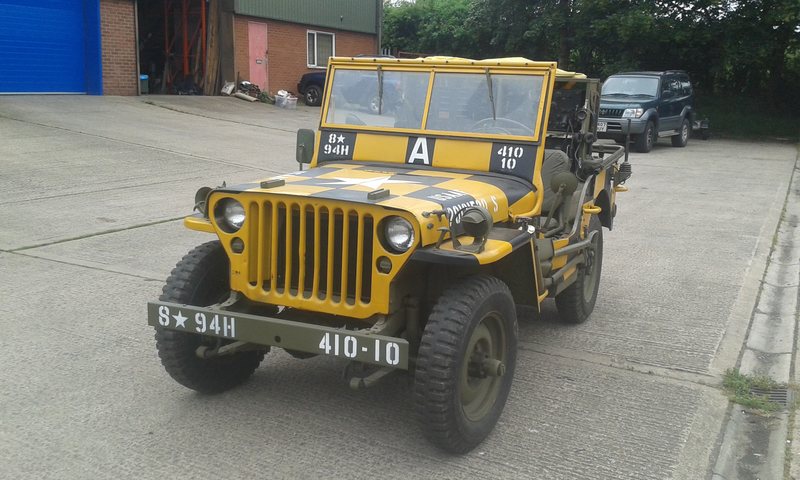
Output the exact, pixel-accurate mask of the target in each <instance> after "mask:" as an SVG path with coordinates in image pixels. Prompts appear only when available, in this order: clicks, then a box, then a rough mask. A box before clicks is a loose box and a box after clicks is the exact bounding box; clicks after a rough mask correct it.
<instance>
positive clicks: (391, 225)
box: [383, 217, 414, 253]
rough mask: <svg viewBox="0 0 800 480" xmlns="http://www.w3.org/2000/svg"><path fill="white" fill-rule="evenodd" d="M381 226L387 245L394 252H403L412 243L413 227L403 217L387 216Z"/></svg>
mask: <svg viewBox="0 0 800 480" xmlns="http://www.w3.org/2000/svg"><path fill="white" fill-rule="evenodd" d="M383 228H384V230H383V232H384V238H385V239H386V243H387V246H388V247H389V248H390V249H391V250H394V251H395V252H396V253H403V252H405V251H406V250H408V249H409V248H411V246H412V245H414V227H412V226H411V223H409V222H408V220H406V219H405V218H402V217H389V218H387V219H386V221H385V223H384V226H383Z"/></svg>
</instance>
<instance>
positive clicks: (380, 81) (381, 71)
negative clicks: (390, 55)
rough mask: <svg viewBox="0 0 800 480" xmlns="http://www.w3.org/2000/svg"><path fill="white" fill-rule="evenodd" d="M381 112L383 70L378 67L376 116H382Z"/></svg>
mask: <svg viewBox="0 0 800 480" xmlns="http://www.w3.org/2000/svg"><path fill="white" fill-rule="evenodd" d="M381 110H383V69H381V66H380V65H378V115H382V112H381Z"/></svg>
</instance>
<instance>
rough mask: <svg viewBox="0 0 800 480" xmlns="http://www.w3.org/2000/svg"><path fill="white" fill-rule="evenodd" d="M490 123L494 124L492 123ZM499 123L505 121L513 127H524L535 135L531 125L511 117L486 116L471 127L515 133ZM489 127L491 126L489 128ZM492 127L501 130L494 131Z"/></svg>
mask: <svg viewBox="0 0 800 480" xmlns="http://www.w3.org/2000/svg"><path fill="white" fill-rule="evenodd" d="M490 123H492V124H494V125H490ZM497 123H505V124H506V125H510V126H512V127H517V128H522V129H523V130H524V131H526V132H528V133H530V135H533V129H532V128H530V127H529V126H527V125H525V124H524V123H521V122H518V121H516V120H511V119H510V118H505V117H498V118H497V119H494V118H491V117H486V118H484V119H481V120H478V121H477V122H475V123H473V124H472V126H471V127H470V130H472V131H481V130H483V131H485V132H486V133H504V134H506V135H513V134H512V133H511V132H509V131H508V130H507V129H505V128H502V127H499V126H497V125H496V124H497ZM487 127H489V128H488V129H487ZM490 129H494V130H499V132H492V131H490Z"/></svg>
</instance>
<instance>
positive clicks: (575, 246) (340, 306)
mask: <svg viewBox="0 0 800 480" xmlns="http://www.w3.org/2000/svg"><path fill="white" fill-rule="evenodd" d="M325 91H326V94H325V98H324V100H323V103H322V110H321V120H320V124H319V130H318V131H316V132H314V131H311V130H300V131H299V132H298V135H297V161H298V162H299V164H300V170H298V171H296V172H293V173H287V174H285V175H280V176H277V177H273V178H266V179H262V180H259V181H256V182H254V183H248V184H244V185H236V186H224V185H223V186H221V187H217V188H207V187H204V188H201V189H200V190H199V191H198V193H197V196H196V198H195V202H196V205H195V206H196V209H197V210H198V211H199V213H196V214H193V215H190V216H187V217H186V219H185V222H184V223H185V225H186V227H188V228H190V229H193V230H199V231H203V232H208V233H210V234H213V235H215V236H216V237H217V239H215V240H213V241H211V242H208V243H205V244H203V245H200V246H199V247H197V248H195V249H194V250H192V251H191V252H189V253H188V254H187V255H186V256H185V257H184V258H183V259H182V260H181V261H180V262H179V263H178V264H177V266H176V267H175V269H174V270H173V271H172V274H171V275H170V277H169V278H168V279H167V281H166V285H165V287H164V290H163V294H162V295H161V297H160V299H159V301H155V302H150V303H149V304H148V322H149V324H150V325H153V326H154V327H155V329H156V335H155V336H156V344H157V348H158V352H159V356H160V357H161V361H162V363H163V365H164V367H165V369H166V370H167V372H168V373H169V374H170V375H171V376H172V377H173V378H174V379H175V380H177V381H178V382H179V383H181V384H182V385H185V386H186V387H188V388H191V389H194V390H197V391H200V392H219V391H223V390H226V389H229V388H231V387H234V386H236V385H237V384H240V383H242V382H243V381H245V380H246V379H247V378H248V377H249V376H250V375H251V374H252V373H253V371H254V370H255V369H256V367H258V365H259V363H260V362H261V361H262V360H263V358H264V355H265V354H266V353H268V352H269V351H270V349H271V348H274V347H280V348H283V349H284V350H286V351H287V352H289V353H290V354H291V355H293V356H295V357H297V358H307V357H309V356H314V355H330V356H334V357H339V358H341V359H343V360H346V361H347V364H346V367H345V371H346V375H347V377H348V378H349V382H350V385H351V386H352V387H354V388H359V387H364V386H369V385H371V384H373V383H375V382H376V381H377V380H378V379H380V378H382V377H383V376H385V375H387V374H389V373H391V372H395V371H409V373H410V374H411V375H412V376H413V383H414V386H413V398H414V402H415V404H416V408H417V411H418V413H419V416H420V417H421V419H422V423H421V424H422V428H423V430H424V432H425V434H426V436H427V437H428V438H429V439H430V440H431V441H432V442H433V443H434V444H436V445H437V446H438V447H440V448H442V449H444V450H446V451H449V452H466V451H469V450H470V449H472V448H473V447H475V446H476V445H477V444H478V443H480V442H481V441H482V440H483V439H484V438H485V437H486V436H487V435H488V434H489V433H490V431H491V430H492V428H493V427H494V425H495V423H496V422H497V419H498V418H499V416H500V414H501V412H502V410H503V407H504V405H505V402H506V399H507V397H508V394H509V390H510V388H511V383H512V379H513V377H514V370H515V369H516V367H517V361H516V358H517V353H516V349H517V313H516V312H517V308H516V307H517V306H518V305H527V306H532V307H534V308H539V306H540V305H541V304H542V302H544V301H546V300H547V299H548V298H554V299H555V303H556V305H557V308H558V312H559V315H560V317H561V319H563V321H565V322H568V323H580V322H583V321H585V320H586V319H587V318H588V317H589V315H590V314H591V312H592V310H593V308H594V305H595V300H596V298H597V292H598V285H599V281H600V269H601V266H602V255H603V234H602V227H603V226H605V227H606V228H608V229H611V227H612V223H613V220H614V215H615V213H616V206H615V194H616V192H619V191H624V190H625V187H624V186H622V185H621V184H622V183H624V182H625V180H627V179H628V177H629V176H630V166H629V164H628V163H627V160H626V161H624V162H621V160H622V158H623V156H624V154H625V151H624V149H623V147H617V146H610V145H599V144H595V136H594V132H595V128H596V124H597V117H598V116H597V111H598V104H599V92H598V83H597V81H596V80H590V79H586V78H585V76H583V75H580V74H575V73H571V72H564V71H561V70H558V69H557V68H556V63H555V62H534V61H530V60H527V59H523V58H507V59H494V60H480V61H474V60H467V59H461V58H451V57H428V58H419V59H414V60H408V59H394V58H372V57H370V58H333V59H331V60H330V64H329V67H328V76H327V85H326V88H325ZM625 158H626V159H627V157H625ZM528 367H529V368H534V366H528Z"/></svg>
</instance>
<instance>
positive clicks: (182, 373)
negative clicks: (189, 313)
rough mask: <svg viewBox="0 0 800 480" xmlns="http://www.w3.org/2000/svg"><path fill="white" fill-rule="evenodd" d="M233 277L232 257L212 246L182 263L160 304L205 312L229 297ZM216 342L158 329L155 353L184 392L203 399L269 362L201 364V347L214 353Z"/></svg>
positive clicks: (245, 358)
mask: <svg viewBox="0 0 800 480" xmlns="http://www.w3.org/2000/svg"><path fill="white" fill-rule="evenodd" d="M229 276H230V272H229V263H228V257H227V255H226V254H225V250H223V249H222V245H220V243H219V242H218V241H213V242H207V243H204V244H202V245H200V246H198V247H195V248H194V249H193V250H192V251H190V252H189V253H187V254H186V255H185V256H184V257H183V258H182V259H181V261H180V262H178V264H177V265H176V266H175V268H174V269H173V270H172V273H171V274H170V276H169V278H167V283H166V285H164V289H163V293H162V294H161V297H160V298H159V299H160V300H162V301H165V302H174V303H183V304H187V305H196V306H200V307H206V306H209V305H213V304H215V303H219V302H221V301H223V300H225V298H226V297H227V295H228V294H229V293H230V286H229V278H230V277H229ZM178 314H179V315H180V312H178ZM217 342H218V340H217V339H216V338H212V337H205V336H203V335H197V334H193V333H186V332H177V331H174V330H165V329H162V328H156V348H157V349H158V356H159V357H160V358H161V363H162V364H163V365H164V369H165V370H166V371H167V373H169V375H170V376H171V377H172V378H173V379H174V380H175V381H177V382H178V383H180V384H181V385H183V386H184V387H187V388H191V389H192V390H196V391H198V392H202V393H218V392H223V391H225V390H229V389H231V388H233V387H235V386H237V385H239V384H240V383H242V382H244V381H245V380H247V379H248V378H249V377H250V375H252V374H253V372H254V371H255V369H256V368H257V367H258V365H259V364H260V363H261V361H262V360H263V359H264V352H263V351H246V352H240V353H235V354H233V355H226V356H220V357H211V358H200V357H198V356H197V354H196V353H195V352H196V351H197V348H198V347H200V346H201V345H206V346H210V347H214V346H216V345H217Z"/></svg>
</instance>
